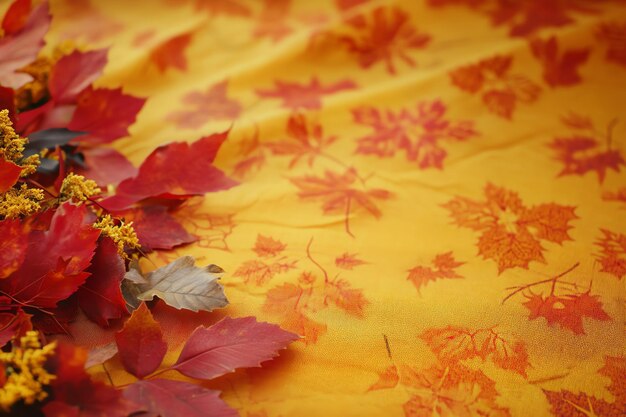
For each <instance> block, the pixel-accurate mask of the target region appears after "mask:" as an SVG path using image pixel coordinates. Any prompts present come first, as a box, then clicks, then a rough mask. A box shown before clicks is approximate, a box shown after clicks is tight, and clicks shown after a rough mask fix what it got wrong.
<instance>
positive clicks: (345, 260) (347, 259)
mask: <svg viewBox="0 0 626 417" xmlns="http://www.w3.org/2000/svg"><path fill="white" fill-rule="evenodd" d="M365 264H367V262H365V261H363V260H361V259H359V258H357V254H356V253H348V252H345V253H344V254H343V255H341V256H338V257H337V258H335V265H337V266H338V267H339V268H341V269H347V270H352V269H354V268H356V267H357V266H361V265H365Z"/></svg>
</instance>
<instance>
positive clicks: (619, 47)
mask: <svg viewBox="0 0 626 417" xmlns="http://www.w3.org/2000/svg"><path fill="white" fill-rule="evenodd" d="M596 38H597V39H598V40H600V41H601V42H604V43H606V44H608V48H607V50H606V55H605V57H606V60H607V61H611V62H614V63H616V64H618V65H621V66H622V67H625V68H626V22H621V23H619V22H607V23H602V24H600V25H599V26H598V28H597V29H596Z"/></svg>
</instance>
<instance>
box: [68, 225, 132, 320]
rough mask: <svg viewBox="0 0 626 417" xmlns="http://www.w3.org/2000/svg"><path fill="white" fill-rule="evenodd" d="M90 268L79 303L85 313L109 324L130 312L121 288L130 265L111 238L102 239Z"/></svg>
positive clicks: (92, 318)
mask: <svg viewBox="0 0 626 417" xmlns="http://www.w3.org/2000/svg"><path fill="white" fill-rule="evenodd" d="M87 271H88V272H89V273H90V276H89V278H87V280H86V281H85V283H84V284H83V285H82V286H81V287H80V288H79V290H78V303H79V305H80V308H81V309H82V310H83V311H84V312H85V315H86V316H87V317H88V318H89V319H90V320H92V321H94V322H96V323H98V324H99V325H100V326H104V327H106V326H108V325H109V320H112V319H119V318H121V317H122V316H124V315H126V314H128V309H127V308H126V302H125V301H124V297H123V296H122V290H121V287H120V286H121V284H122V280H123V279H124V274H125V273H126V267H125V265H124V261H123V260H122V258H121V257H120V256H119V255H118V253H117V245H116V244H115V243H114V242H113V241H112V240H111V239H109V238H107V237H102V238H101V239H100V241H99V242H98V246H97V247H96V252H95V255H94V257H93V259H92V261H91V266H90V267H89V269H87Z"/></svg>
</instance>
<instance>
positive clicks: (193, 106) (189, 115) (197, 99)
mask: <svg viewBox="0 0 626 417" xmlns="http://www.w3.org/2000/svg"><path fill="white" fill-rule="evenodd" d="M227 85H228V82H227V81H222V82H221V83H218V84H215V85H213V86H211V87H209V88H208V89H207V90H206V91H192V92H190V93H188V94H186V95H185V96H184V97H183V100H182V103H183V107H184V108H185V110H180V111H175V112H173V113H170V115H169V116H168V117H167V120H169V121H171V122H174V123H176V126H177V127H179V128H181V129H198V128H200V127H202V125H204V124H205V123H206V122H208V121H209V120H224V119H226V120H230V119H235V118H236V117H237V116H239V114H240V113H241V111H242V109H243V108H242V106H241V104H240V103H239V102H238V101H235V100H233V99H230V98H228V97H227V96H226V90H227Z"/></svg>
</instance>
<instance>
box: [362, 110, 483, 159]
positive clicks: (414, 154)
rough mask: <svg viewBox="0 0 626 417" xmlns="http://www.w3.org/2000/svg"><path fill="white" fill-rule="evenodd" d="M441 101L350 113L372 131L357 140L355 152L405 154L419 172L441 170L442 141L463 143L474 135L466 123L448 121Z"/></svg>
mask: <svg viewBox="0 0 626 417" xmlns="http://www.w3.org/2000/svg"><path fill="white" fill-rule="evenodd" d="M446 112H447V108H446V106H445V104H443V103H442V102H441V101H440V100H434V101H431V102H429V101H423V102H419V103H417V105H416V106H415V109H414V110H412V109H407V108H404V109H401V110H400V111H398V112H392V111H389V110H386V111H381V110H379V109H376V108H373V107H362V108H358V109H355V110H352V115H353V117H354V121H355V122H356V123H358V124H362V125H365V126H368V127H370V128H371V129H372V130H373V131H374V132H373V133H372V134H370V135H367V136H364V137H362V138H359V139H358V147H357V149H356V152H357V153H361V154H366V155H368V154H371V155H376V156H379V157H381V158H386V157H393V156H394V155H395V154H396V152H397V151H404V152H405V153H406V159H407V160H408V161H411V162H415V163H417V165H418V166H419V168H420V169H426V168H438V169H442V168H443V160H444V159H445V158H446V155H447V152H446V150H445V149H444V148H443V147H442V146H441V144H442V142H452V141H464V140H466V139H468V138H471V137H473V136H476V135H477V132H476V131H475V130H474V125H473V123H472V122H471V121H469V120H461V121H451V120H449V119H448V118H446V117H445V115H446Z"/></svg>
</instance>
